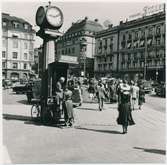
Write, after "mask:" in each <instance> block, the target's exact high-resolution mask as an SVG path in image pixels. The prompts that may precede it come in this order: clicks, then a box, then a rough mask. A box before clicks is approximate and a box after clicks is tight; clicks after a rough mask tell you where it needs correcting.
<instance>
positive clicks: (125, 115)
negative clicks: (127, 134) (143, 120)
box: [117, 103, 135, 126]
mask: <svg viewBox="0 0 167 165" xmlns="http://www.w3.org/2000/svg"><path fill="white" fill-rule="evenodd" d="M118 111H119V115H118V118H117V124H120V125H123V126H128V125H134V124H135V122H134V120H133V118H132V113H131V107H130V103H124V104H120V105H119V107H118Z"/></svg>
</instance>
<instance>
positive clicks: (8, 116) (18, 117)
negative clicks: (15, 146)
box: [3, 114, 31, 121]
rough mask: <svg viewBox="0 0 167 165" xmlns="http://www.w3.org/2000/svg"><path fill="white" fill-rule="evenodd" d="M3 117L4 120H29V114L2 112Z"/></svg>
mask: <svg viewBox="0 0 167 165" xmlns="http://www.w3.org/2000/svg"><path fill="white" fill-rule="evenodd" d="M3 118H4V119H6V120H21V121H29V120H31V117H30V116H21V115H13V114H3Z"/></svg>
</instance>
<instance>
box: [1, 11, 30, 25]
mask: <svg viewBox="0 0 167 165" xmlns="http://www.w3.org/2000/svg"><path fill="white" fill-rule="evenodd" d="M2 19H3V20H8V21H16V22H20V23H27V24H29V25H30V23H28V22H27V21H26V20H24V19H22V18H18V17H15V16H11V15H10V14H8V13H2Z"/></svg>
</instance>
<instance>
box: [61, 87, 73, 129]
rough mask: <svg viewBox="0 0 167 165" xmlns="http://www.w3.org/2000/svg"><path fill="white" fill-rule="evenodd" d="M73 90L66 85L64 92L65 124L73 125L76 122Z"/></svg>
mask: <svg viewBox="0 0 167 165" xmlns="http://www.w3.org/2000/svg"><path fill="white" fill-rule="evenodd" d="M71 96H72V91H71V90H69V89H68V87H67V86H66V87H65V90H64V92H63V110H64V119H65V125H66V126H70V127H72V125H73V123H74V114H73V103H72V98H71Z"/></svg>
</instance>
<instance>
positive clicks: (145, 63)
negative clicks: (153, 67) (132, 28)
mask: <svg viewBox="0 0 167 165" xmlns="http://www.w3.org/2000/svg"><path fill="white" fill-rule="evenodd" d="M147 51H148V50H147V39H146V36H145V53H144V80H146V74H147V73H146V70H147V53H148V52H147Z"/></svg>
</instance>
